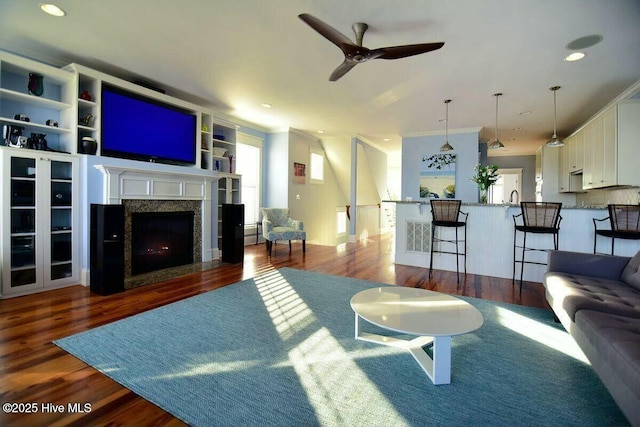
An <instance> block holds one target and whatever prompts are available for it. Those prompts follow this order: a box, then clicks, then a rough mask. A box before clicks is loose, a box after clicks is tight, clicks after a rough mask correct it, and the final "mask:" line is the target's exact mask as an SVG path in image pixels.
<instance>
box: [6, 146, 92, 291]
mask: <svg viewBox="0 0 640 427" xmlns="http://www.w3.org/2000/svg"><path fill="white" fill-rule="evenodd" d="M0 156H1V165H2V169H1V173H2V184H0V191H1V193H0V199H1V200H2V219H1V220H0V222H1V224H0V234H1V235H2V246H1V247H0V253H1V254H2V256H1V259H2V296H3V297H9V296H18V295H25V294H28V293H34V292H39V291H43V290H47V289H54V288H58V287H62V286H68V285H73V284H77V283H79V275H80V274H79V267H78V265H79V261H78V248H79V244H78V242H79V234H78V233H79V227H78V223H79V220H78V218H79V215H78V206H79V204H78V194H79V192H78V169H79V168H78V159H77V157H76V156H71V155H65V154H55V153H50V152H38V151H34V150H25V149H19V148H10V147H0Z"/></svg>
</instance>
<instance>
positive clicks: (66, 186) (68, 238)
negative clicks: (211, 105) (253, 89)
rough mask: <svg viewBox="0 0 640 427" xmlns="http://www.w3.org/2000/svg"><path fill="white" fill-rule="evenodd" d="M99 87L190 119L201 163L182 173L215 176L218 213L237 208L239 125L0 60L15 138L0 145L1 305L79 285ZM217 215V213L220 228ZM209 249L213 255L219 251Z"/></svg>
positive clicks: (94, 75) (130, 86) (95, 81)
mask: <svg viewBox="0 0 640 427" xmlns="http://www.w3.org/2000/svg"><path fill="white" fill-rule="evenodd" d="M30 79H31V81H32V82H33V79H36V80H39V82H41V83H42V85H41V87H42V89H43V90H42V93H41V94H37V93H30V92H29V90H28V89H29V86H30V84H29V83H30ZM103 84H108V85H110V86H116V87H118V88H120V89H123V90H125V91H129V92H132V93H134V94H136V95H140V96H141V97H144V98H146V99H150V100H152V102H153V101H158V102H159V103H162V104H166V105H169V106H172V107H173V106H175V107H176V108H178V109H181V110H182V111H187V112H189V113H190V114H193V116H195V117H196V120H195V123H196V126H197V132H196V137H195V139H196V140H194V144H195V146H194V149H195V150H196V153H197V154H198V153H199V155H196V161H195V164H194V165H193V166H185V168H187V169H188V168H189V167H192V168H198V169H202V170H204V171H211V179H212V180H215V179H216V175H218V176H219V177H220V178H219V181H218V184H219V186H218V190H217V191H214V193H213V194H212V196H213V197H214V198H215V199H216V200H215V201H214V202H213V206H216V205H221V204H222V203H240V201H241V200H240V182H241V177H240V176H239V175H235V174H233V173H232V172H233V171H234V166H235V165H234V160H235V159H234V157H235V153H236V150H235V147H236V129H237V126H236V125H235V124H234V123H231V122H229V121H227V120H225V119H222V118H220V117H216V115H215V113H214V112H213V111H209V110H207V109H205V108H202V107H201V106H198V105H195V104H192V103H190V102H188V101H185V100H183V99H178V98H174V97H172V96H169V95H166V94H163V93H161V92H158V91H154V90H152V89H149V88H146V87H143V86H139V85H137V84H134V83H131V82H128V81H126V80H122V79H120V78H117V77H114V76H111V75H109V74H106V73H103V72H101V71H97V70H93V69H91V68H88V67H85V66H83V65H79V64H69V65H67V66H66V67H63V68H56V67H52V66H49V65H46V64H42V63H40V62H37V61H33V60H30V59H28V58H24V57H21V56H17V55H14V54H11V53H8V52H5V51H0V127H5V126H6V127H8V130H12V131H13V132H12V133H11V132H10V134H11V135H13V136H15V137H11V138H7V139H6V140H5V138H4V137H3V139H2V141H1V142H0V145H2V146H0V160H1V162H2V163H1V165H2V169H0V175H1V178H2V180H1V181H0V203H2V208H0V209H1V210H2V217H1V218H0V238H1V242H2V246H0V255H1V257H0V264H1V267H2V270H1V271H2V273H1V274H0V277H1V284H0V285H1V286H0V289H2V294H0V297H6V296H17V295H23V294H27V293H32V292H39V291H41V290H45V289H52V288H55V287H60V286H67V285H70V284H77V283H79V282H80V277H79V276H80V261H79V253H80V251H81V250H82V245H81V242H80V234H81V232H80V229H81V228H82V227H85V228H86V226H87V225H86V224H84V225H83V226H80V225H79V224H80V215H79V211H80V210H82V208H81V200H80V190H79V188H80V180H79V173H80V163H81V161H82V159H86V158H88V157H86V156H93V155H95V156H102V151H101V144H100V138H101V117H100V116H101V107H102V105H101V96H102V87H103ZM36 92H37V91H36ZM85 137H89V138H92V139H93V140H95V142H96V145H97V148H96V150H95V151H93V150H92V151H88V150H87V149H86V147H85V145H83V138H85ZM198 139H199V140H198ZM43 140H46V144H47V146H46V150H45V147H44V146H43V145H42V142H43ZM36 143H38V144H39V145H35V144H36ZM141 167H142V168H147V166H141ZM199 173H202V172H199ZM205 173H206V172H205ZM83 191H84V190H83ZM216 214H218V215H219V212H218V209H214V213H213V215H212V216H213V220H214V221H215V220H216V219H215V218H216ZM216 231H217V227H214V230H213V233H212V236H211V238H213V239H217V238H218V237H220V236H221V234H220V233H219V234H218V235H216V234H215V233H216ZM205 241H206V239H205ZM213 243H214V244H213V245H212V246H213V248H210V249H209V250H211V249H215V248H216V246H215V240H214V242H213ZM218 247H219V246H218Z"/></svg>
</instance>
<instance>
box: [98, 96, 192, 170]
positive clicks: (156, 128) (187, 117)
mask: <svg viewBox="0 0 640 427" xmlns="http://www.w3.org/2000/svg"><path fill="white" fill-rule="evenodd" d="M101 142H102V154H103V155H105V156H111V157H121V158H127V159H136V160H144V161H158V162H160V163H170V164H195V162H196V116H195V114H194V113H193V112H190V111H187V110H183V109H181V108H179V107H176V106H172V105H169V104H165V103H162V102H158V101H155V100H151V99H149V98H145V97H143V96H140V95H136V94H133V93H131V92H127V91H125V90H122V89H120V88H116V87H113V86H109V85H103V86H102V141H101Z"/></svg>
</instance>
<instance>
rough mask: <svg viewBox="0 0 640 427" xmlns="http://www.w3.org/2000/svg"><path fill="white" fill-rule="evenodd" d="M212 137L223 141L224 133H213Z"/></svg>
mask: <svg viewBox="0 0 640 427" xmlns="http://www.w3.org/2000/svg"><path fill="white" fill-rule="evenodd" d="M213 139H218V140H220V141H224V135H218V134H214V135H213Z"/></svg>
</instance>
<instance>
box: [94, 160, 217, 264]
mask: <svg viewBox="0 0 640 427" xmlns="http://www.w3.org/2000/svg"><path fill="white" fill-rule="evenodd" d="M94 168H96V169H97V170H99V171H100V172H101V173H102V175H103V203H104V204H120V203H122V201H123V200H125V199H129V200H198V201H201V206H202V211H201V212H202V260H201V261H202V262H207V261H211V260H212V259H214V258H217V257H218V248H214V247H213V242H215V241H217V239H215V238H214V236H213V228H212V227H213V219H212V216H213V203H214V201H213V199H212V196H213V194H212V192H213V189H214V188H215V187H214V185H213V183H214V182H216V181H217V180H218V174H217V172H215V171H207V170H200V169H189V168H183V169H185V171H174V170H162V169H159V170H149V169H136V168H130V167H126V168H125V167H121V166H111V165H94Z"/></svg>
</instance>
